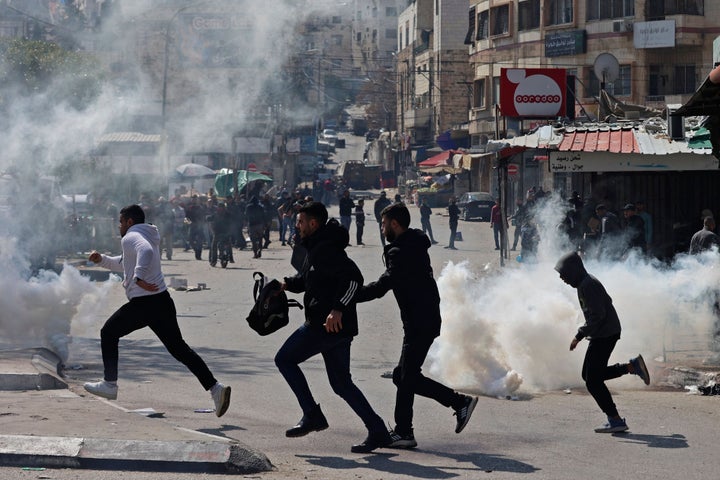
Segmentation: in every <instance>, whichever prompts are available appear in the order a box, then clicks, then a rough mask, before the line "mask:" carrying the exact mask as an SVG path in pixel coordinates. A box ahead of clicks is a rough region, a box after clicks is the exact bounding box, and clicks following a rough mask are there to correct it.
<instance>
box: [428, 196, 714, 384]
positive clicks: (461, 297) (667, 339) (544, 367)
mask: <svg viewBox="0 0 720 480" xmlns="http://www.w3.org/2000/svg"><path fill="white" fill-rule="evenodd" d="M563 209H564V207H563V206H562V205H561V202H560V200H559V199H558V198H557V197H554V198H553V199H552V200H551V201H550V202H548V203H547V205H546V206H545V207H544V208H543V209H542V211H541V213H540V215H538V223H539V226H540V237H541V241H540V246H539V249H538V261H537V263H534V264H526V263H522V264H518V263H515V264H511V265H509V266H508V267H507V268H505V269H503V270H502V271H499V272H496V273H491V274H489V275H486V276H479V275H477V274H475V273H473V272H471V271H470V270H469V268H468V265H467V264H466V263H460V264H453V263H449V264H448V265H447V266H446V267H445V268H444V269H443V271H442V272H441V274H440V277H439V280H438V286H439V288H440V294H441V298H442V303H441V308H442V314H443V331H442V334H441V336H440V339H439V340H438V341H437V342H436V345H435V348H434V349H433V351H432V352H431V354H432V355H431V359H432V366H431V371H432V372H433V373H434V374H436V375H438V376H440V377H441V378H443V379H445V380H446V381H447V382H448V383H449V384H452V385H453V386H455V387H457V388H461V389H467V390H470V391H478V392H482V393H484V394H487V395H508V394H511V393H513V392H516V391H518V390H520V391H527V392H537V391H547V390H553V389H560V388H566V387H570V386H578V385H582V380H581V378H580V368H581V365H582V360H583V356H584V352H585V348H586V342H585V341H583V342H582V343H581V344H580V345H579V347H578V349H576V351H574V352H570V351H569V345H570V341H571V339H572V338H573V336H574V335H575V333H576V331H577V327H578V326H579V325H581V324H582V323H583V322H584V319H583V317H582V312H581V311H580V307H579V304H578V299H577V294H576V292H575V289H574V288H572V287H570V286H568V285H566V284H565V283H564V282H562V281H561V280H560V279H559V276H558V274H557V272H556V271H555V270H554V266H555V263H556V261H557V259H558V258H559V257H560V256H561V255H562V254H564V253H566V252H567V251H568V249H569V246H568V245H567V243H566V242H565V240H564V239H563V238H562V234H560V233H559V231H558V230H557V228H556V227H555V226H556V225H557V224H558V223H559V220H560V219H561V217H562V212H563V211H564V210H563ZM558 212H559V213H558ZM585 266H586V269H587V270H588V272H589V273H590V274H592V275H594V276H596V277H597V278H598V279H599V280H600V281H601V282H602V283H603V285H604V286H605V288H606V290H607V291H608V293H609V294H610V296H611V297H612V299H613V303H614V305H615V308H616V309H617V311H618V315H619V317H620V322H621V324H622V328H623V332H622V338H621V340H620V341H619V342H618V344H617V346H616V348H615V351H614V353H613V355H612V357H611V359H610V362H611V363H615V362H621V363H622V362H626V361H627V360H628V359H629V358H631V357H634V356H635V355H637V354H638V353H642V354H643V355H644V357H645V358H646V359H653V358H657V357H662V356H663V354H664V353H665V354H670V355H671V354H672V351H673V350H681V349H684V348H690V349H695V350H697V351H699V352H704V353H705V354H709V349H710V348H711V347H710V343H711V336H712V332H713V330H712V328H713V327H714V324H715V320H716V319H715V315H714V311H713V309H714V304H715V302H716V299H717V285H718V281H719V280H720V271H719V270H720V269H718V262H717V251H712V252H706V253H704V254H702V255H698V256H692V257H691V256H688V255H679V256H678V257H677V259H676V260H675V261H674V262H673V263H671V264H669V265H668V264H664V263H661V262H658V261H655V260H650V259H647V258H645V257H642V256H638V255H636V254H634V253H632V254H630V255H628V256H626V257H624V258H623V260H622V261H614V262H607V261H598V260H593V259H587V258H586V259H585ZM614 385H615V386H616V387H617V386H623V385H635V386H637V379H633V378H632V377H623V378H622V379H619V380H617V381H614Z"/></svg>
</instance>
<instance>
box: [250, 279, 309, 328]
mask: <svg viewBox="0 0 720 480" xmlns="http://www.w3.org/2000/svg"><path fill="white" fill-rule="evenodd" d="M253 279H254V280H255V286H254V287H253V298H254V299H255V305H254V306H253V308H252V310H250V314H249V315H248V317H247V322H248V325H250V328H252V329H253V330H255V331H256V332H257V333H259V334H260V335H263V336H264V335H270V334H271V333H273V332H275V331H277V330H279V329H281V328H282V327H284V326H285V325H287V324H288V322H289V321H290V313H289V312H290V307H299V308H300V309H301V310H302V308H303V306H302V305H301V304H300V302H298V301H297V300H295V299H290V300H288V298H287V295H285V292H284V291H282V290H281V289H280V282H279V281H277V280H275V279H270V278H268V277H266V276H265V275H263V274H262V273H261V272H254V273H253Z"/></svg>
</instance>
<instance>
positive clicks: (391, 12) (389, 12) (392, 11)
mask: <svg viewBox="0 0 720 480" xmlns="http://www.w3.org/2000/svg"><path fill="white" fill-rule="evenodd" d="M385 16H386V17H397V8H395V7H386V8H385Z"/></svg>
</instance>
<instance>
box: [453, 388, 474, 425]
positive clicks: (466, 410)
mask: <svg viewBox="0 0 720 480" xmlns="http://www.w3.org/2000/svg"><path fill="white" fill-rule="evenodd" d="M463 397H464V398H463V404H462V407H460V408H456V409H455V413H453V415H455V416H457V426H456V427H455V433H460V432H462V431H463V428H465V425H467V424H468V422H469V421H470V416H471V415H472V413H473V410H475V405H477V402H478V397H470V396H468V395H463Z"/></svg>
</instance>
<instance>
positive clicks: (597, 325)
mask: <svg viewBox="0 0 720 480" xmlns="http://www.w3.org/2000/svg"><path fill="white" fill-rule="evenodd" d="M555 270H557V271H558V273H560V277H561V278H562V279H563V280H565V281H566V282H567V283H568V284H569V285H571V286H573V287H575V288H576V289H577V295H578V300H579V301H580V308H581V309H582V312H583V315H584V316H585V325H583V326H581V327H580V328H578V331H577V334H576V335H575V338H577V339H578V340H582V339H583V338H585V337H588V338H589V339H593V338H609V337H613V336H615V335H620V331H621V328H620V319H619V318H618V315H617V312H616V311H615V307H614V306H613V303H612V298H610V295H608V293H607V292H606V291H605V287H603V284H602V283H600V280H598V279H597V278H595V277H593V276H592V275H590V274H589V273H587V271H586V270H585V265H583V261H582V259H581V258H580V255H578V254H577V253H576V252H572V253H568V254H566V255H563V256H562V257H561V258H560V260H558V262H557V265H555Z"/></svg>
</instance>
